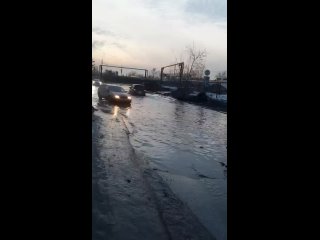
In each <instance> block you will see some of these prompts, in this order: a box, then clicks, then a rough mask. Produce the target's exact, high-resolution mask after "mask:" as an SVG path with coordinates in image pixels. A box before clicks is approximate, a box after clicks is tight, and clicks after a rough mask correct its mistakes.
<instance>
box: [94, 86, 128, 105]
mask: <svg viewBox="0 0 320 240" xmlns="http://www.w3.org/2000/svg"><path fill="white" fill-rule="evenodd" d="M98 97H99V99H100V100H101V99H103V98H104V99H107V100H109V101H111V102H117V103H131V97H130V96H129V95H128V94H127V93H126V91H125V90H124V89H123V88H122V87H119V86H114V85H108V84H103V85H100V86H99V88H98Z"/></svg>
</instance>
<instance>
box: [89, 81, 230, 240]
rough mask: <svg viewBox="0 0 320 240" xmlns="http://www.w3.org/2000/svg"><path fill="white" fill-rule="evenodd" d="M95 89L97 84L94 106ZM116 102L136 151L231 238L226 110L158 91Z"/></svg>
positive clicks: (222, 236) (220, 234) (208, 223)
mask: <svg viewBox="0 0 320 240" xmlns="http://www.w3.org/2000/svg"><path fill="white" fill-rule="evenodd" d="M121 86H122V87H123V88H125V89H126V90H128V88H129V86H128V85H121ZM96 91H97V88H96V87H94V86H93V87H92V96H93V99H92V101H93V105H96V104H97V103H98V98H97V95H96ZM112 107H113V108H114V111H113V112H114V114H119V115H120V114H121V115H122V116H123V117H124V120H125V123H126V125H127V127H128V129H129V131H130V135H129V136H130V142H131V144H132V146H133V148H134V149H135V152H137V153H138V154H139V155H140V156H143V157H144V158H146V159H148V161H149V164H150V167H151V168H152V169H154V170H156V171H158V173H159V174H160V175H161V176H162V178H163V179H164V180H165V181H166V182H167V183H168V185H169V186H170V188H171V189H172V191H173V192H174V193H175V194H176V195H177V196H179V198H180V199H181V200H182V201H184V202H185V203H187V204H188V206H189V207H190V209H191V210H192V211H193V212H194V214H195V215H196V216H197V217H198V218H199V220H200V221H201V222H202V224H203V225H204V226H205V227H206V228H207V229H208V230H209V231H210V232H211V233H212V234H213V235H214V236H215V237H216V238H217V239H218V240H226V239H227V149H226V146H227V115H226V114H224V113H220V112H217V111H214V110H211V109H207V108H205V107H203V106H197V105H193V104H189V103H186V102H181V101H178V100H176V99H173V98H171V97H164V96H161V95H158V94H147V95H146V96H145V97H135V96H132V104H131V107H130V108H119V107H117V106H112Z"/></svg>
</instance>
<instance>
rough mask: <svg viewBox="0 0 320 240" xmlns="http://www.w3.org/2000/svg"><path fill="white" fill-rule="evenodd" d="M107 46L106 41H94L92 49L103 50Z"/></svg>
mask: <svg viewBox="0 0 320 240" xmlns="http://www.w3.org/2000/svg"><path fill="white" fill-rule="evenodd" d="M104 45H105V42H104V41H93V42H92V48H93V49H96V48H101V47H103V46H104Z"/></svg>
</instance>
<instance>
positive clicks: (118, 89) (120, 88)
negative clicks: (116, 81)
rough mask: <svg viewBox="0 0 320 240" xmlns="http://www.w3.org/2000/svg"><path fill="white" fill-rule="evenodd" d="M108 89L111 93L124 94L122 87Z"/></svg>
mask: <svg viewBox="0 0 320 240" xmlns="http://www.w3.org/2000/svg"><path fill="white" fill-rule="evenodd" d="M109 89H110V91H112V92H126V91H125V90H124V89H123V88H122V87H118V86H109Z"/></svg>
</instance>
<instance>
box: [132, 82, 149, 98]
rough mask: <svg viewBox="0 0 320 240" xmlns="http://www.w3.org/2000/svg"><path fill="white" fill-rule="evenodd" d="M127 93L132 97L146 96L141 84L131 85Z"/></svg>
mask: <svg viewBox="0 0 320 240" xmlns="http://www.w3.org/2000/svg"><path fill="white" fill-rule="evenodd" d="M129 93H130V94H132V95H137V96H145V95H146V92H145V89H144V86H143V85H141V84H133V85H132V86H131V87H130V89H129Z"/></svg>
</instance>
